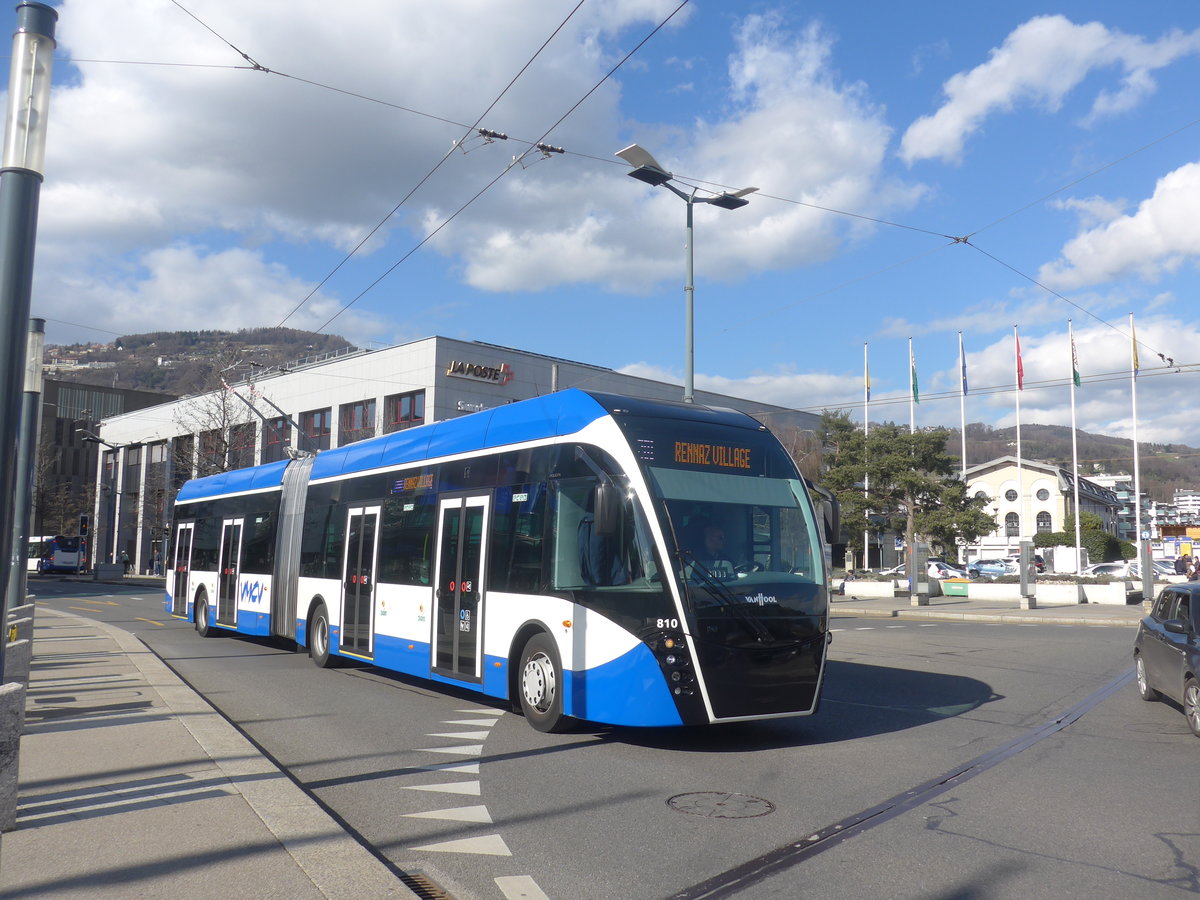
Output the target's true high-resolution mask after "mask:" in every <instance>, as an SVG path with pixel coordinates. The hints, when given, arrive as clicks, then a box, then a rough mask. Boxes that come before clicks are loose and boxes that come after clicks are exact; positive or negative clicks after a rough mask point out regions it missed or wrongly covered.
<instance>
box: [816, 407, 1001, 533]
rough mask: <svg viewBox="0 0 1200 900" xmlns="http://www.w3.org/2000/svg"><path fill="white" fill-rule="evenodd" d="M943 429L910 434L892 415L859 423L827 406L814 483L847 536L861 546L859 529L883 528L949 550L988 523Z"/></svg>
mask: <svg viewBox="0 0 1200 900" xmlns="http://www.w3.org/2000/svg"><path fill="white" fill-rule="evenodd" d="M948 434H949V430H948V429H945V428H922V429H919V430H917V431H916V432H915V433H910V432H909V429H908V428H906V427H902V426H899V425H896V424H894V423H891V422H887V423H883V424H879V425H875V424H873V425H872V426H871V430H870V434H869V435H868V436H865V437H864V435H863V430H862V428H861V426H859V425H858V424H856V423H855V422H853V421H851V419H850V416H849V414H848V413H846V412H840V411H836V412H835V411H829V410H826V411H825V412H824V413H823V414H822V416H821V427H820V436H821V438H822V441H823V444H824V447H825V456H824V462H825V468H824V471H823V473H822V475H821V479H820V481H821V484H822V485H823V486H824V487H826V488H828V489H829V490H832V491H833V492H834V494H835V495H836V496H837V498H838V502H839V503H840V504H841V509H842V523H843V524H844V525H845V528H846V530H847V531H848V532H849V535H850V538H851V540H850V543H851V544H852V545H853V546H855V547H856V548H858V549H857V552H859V553H861V552H862V550H863V548H862V544H861V543H860V542H861V541H862V535H863V532H864V531H866V530H871V531H880V530H883V529H890V530H893V531H897V532H901V533H903V534H904V535H906V538H907V541H908V544H909V546H912V544H913V542H914V541H915V540H917V539H918V538H920V539H923V540H925V541H928V542H929V543H930V544H931V545H933V546H934V547H937V548H939V549H941V550H943V551H945V552H949V551H950V550H952V549H953V548H954V546H955V545H956V544H957V543H958V542H959V541H964V542H966V543H972V542H974V541H976V540H978V539H979V537H980V536H981V535H984V534H988V533H990V532H992V531H994V530H995V528H996V521H995V519H993V518H992V517H991V516H989V515H988V514H987V513H986V512H984V511H983V507H984V503H985V501H984V500H982V499H977V498H975V497H968V496H967V491H966V485H965V484H963V482H962V481H961V480H960V479H959V478H958V475H957V472H956V471H955V469H954V459H953V457H951V456H950V455H949V454H947V453H946V439H947V435H948Z"/></svg>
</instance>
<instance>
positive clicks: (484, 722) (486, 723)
mask: <svg viewBox="0 0 1200 900" xmlns="http://www.w3.org/2000/svg"><path fill="white" fill-rule="evenodd" d="M498 721H500V720H499V719H446V720H445V721H444V722H443V723H442V724H443V725H474V726H476V727H477V728H491V727H492V726H493V725H495V724H496V723H497V722H498Z"/></svg>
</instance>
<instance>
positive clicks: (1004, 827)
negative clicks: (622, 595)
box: [31, 580, 1200, 900]
mask: <svg viewBox="0 0 1200 900" xmlns="http://www.w3.org/2000/svg"><path fill="white" fill-rule="evenodd" d="M31 590H33V591H34V592H35V593H37V594H38V595H39V600H40V602H44V603H46V604H47V605H50V606H54V607H57V608H62V609H69V610H70V611H72V612H76V613H79V614H81V615H90V617H92V618H98V619H102V620H104V621H107V622H109V623H110V624H116V625H119V626H121V627H125V628H128V629H129V630H131V631H134V632H135V633H137V634H139V636H141V637H142V638H143V640H145V641H146V643H147V644H149V645H150V646H151V647H152V648H153V649H154V650H155V652H156V653H158V654H159V655H160V656H162V657H163V658H164V659H165V660H166V661H167V662H168V663H169V664H170V665H172V666H173V667H174V668H175V669H176V670H177V671H179V672H180V673H181V674H182V675H183V676H184V677H185V678H186V679H187V680H188V681H189V682H190V683H191V684H192V685H193V686H194V687H196V688H197V689H198V690H199V691H200V692H201V693H203V694H204V695H205V696H206V697H207V698H208V700H209V701H210V702H211V703H213V704H214V705H215V706H216V707H217V708H219V709H220V710H221V711H222V712H224V713H225V714H226V715H227V716H228V717H229V718H230V719H231V720H233V721H234V722H235V723H237V724H238V725H239V726H240V727H241V728H243V729H244V731H245V732H246V733H247V734H248V735H249V736H250V737H251V738H252V739H254V740H255V741H256V742H258V743H259V744H260V745H261V746H262V747H263V748H264V749H265V750H266V751H267V752H268V753H270V754H271V755H272V756H273V757H274V758H275V759H276V761H277V762H279V763H280V764H281V765H283V766H284V767H285V768H287V769H288V770H289V771H290V772H291V773H292V774H293V775H294V776H295V777H296V778H297V779H298V780H299V781H301V782H302V783H303V784H305V785H306V786H307V787H308V788H309V789H310V790H311V791H312V792H313V793H314V794H315V795H316V796H317V797H319V798H320V799H321V800H322V801H323V802H324V803H325V804H327V805H328V806H329V807H330V808H331V809H332V810H333V811H335V813H336V814H337V815H339V816H340V817H342V818H343V819H344V820H345V821H346V823H347V824H348V825H349V826H350V827H351V828H353V829H354V830H355V831H356V832H357V833H358V834H360V835H361V836H362V837H363V839H364V840H366V841H368V842H369V843H370V844H371V845H373V846H374V847H375V848H377V850H378V851H379V852H380V853H382V854H384V855H385V856H387V857H388V858H389V859H391V860H392V861H394V862H395V863H397V864H398V865H399V866H401V867H402V868H404V869H406V870H407V871H416V872H421V873H423V874H425V875H427V876H428V877H429V878H430V879H432V880H433V881H434V882H436V883H437V884H439V885H440V886H441V887H442V888H443V889H444V890H445V891H446V892H447V893H448V894H449V895H450V896H452V897H454V898H457V900H472V898H478V900H492V898H509V897H516V896H521V894H520V893H518V891H521V890H524V891H531V890H533V889H540V890H541V891H543V892H544V894H545V895H546V896H548V897H550V898H554V900H575V898H579V900H592V898H595V900H610V898H613V900H618V898H620V900H624V898H632V897H637V898H643V897H645V898H674V900H693V898H701V897H705V898H709V897H714V898H715V897H739V898H753V900H757V898H797V897H808V896H813V897H816V896H830V895H836V896H846V897H868V896H869V897H897V898H909V897H912V898H918V897H921V898H927V897H946V898H950V897H978V898H991V897H996V898H1009V897H1013V898H1016V897H1022V898H1025V897H1030V896H1034V897H1042V896H1053V897H1088V898H1096V897H1128V896H1139V897H1159V896H1161V897H1174V896H1178V895H1179V894H1180V893H1181V892H1192V893H1196V892H1200V868H1197V866H1198V865H1200V806H1198V804H1197V803H1196V790H1195V783H1196V778H1195V775H1196V771H1197V765H1198V763H1197V750H1198V749H1200V745H1198V744H1197V743H1196V739H1195V738H1193V737H1192V736H1191V735H1190V734H1189V733H1188V731H1187V727H1186V725H1185V723H1184V720H1183V716H1182V714H1181V713H1180V712H1179V710H1178V709H1177V708H1172V707H1171V706H1170V705H1167V704H1163V703H1144V702H1142V701H1141V700H1140V699H1139V698H1138V696H1137V691H1136V689H1135V687H1134V686H1133V684H1132V682H1131V681H1130V680H1129V672H1130V668H1131V667H1130V653H1129V651H1130V647H1131V644H1132V638H1133V634H1132V632H1131V631H1130V630H1129V629H1122V628H1096V627H1071V626H1053V625H1039V626H1007V625H984V624H972V623H937V624H935V623H927V622H917V621H907V622H906V621H903V620H855V619H835V620H834V627H835V628H836V629H837V632H836V634H835V639H834V643H833V646H832V656H831V661H830V665H829V667H828V672H827V688H826V692H825V700H824V704H823V706H822V708H821V710H820V712H819V713H818V715H816V716H815V717H812V718H805V719H789V720H780V721H775V722H767V723H755V724H750V725H740V726H724V727H718V728H707V729H662V730H632V729H589V728H587V727H581V728H580V729H578V730H576V731H574V732H571V733H567V734H562V735H544V734H540V733H538V732H535V731H533V730H532V729H531V728H529V726H528V725H527V724H526V723H525V722H524V720H523V719H521V718H520V717H519V716H515V715H512V714H511V713H507V712H506V711H505V710H504V708H503V707H502V706H501V705H498V704H494V703H490V702H481V701H480V699H479V698H478V697H476V696H474V695H471V694H468V693H465V692H454V691H450V690H447V689H442V688H437V689H435V688H433V687H431V686H426V685H424V684H422V683H421V682H418V681H414V680H409V679H402V678H398V677H394V676H391V675H388V674H387V673H382V672H379V671H378V670H375V669H372V668H369V667H362V666H346V667H342V668H338V669H333V670H325V671H322V670H318V669H317V668H316V667H315V666H313V665H312V664H311V662H310V661H309V660H308V659H307V657H306V656H305V655H304V654H303V653H295V652H292V651H291V650H289V649H287V648H285V647H281V646H277V645H273V644H271V643H269V642H265V641H256V640H249V639H242V638H228V637H225V638H219V639H213V640H201V639H200V638H198V637H197V636H196V635H195V634H194V632H192V630H191V629H190V628H189V627H188V626H186V624H184V623H180V622H178V621H175V620H170V619H169V618H168V617H167V616H166V614H165V613H164V612H163V609H162V605H161V597H160V596H159V595H157V594H149V593H139V592H137V591H136V590H131V589H127V588H109V587H104V586H95V587H93V586H90V585H78V584H71V585H68V584H66V583H63V582H55V581H51V580H45V581H35V582H34V583H32V584H31ZM473 769H476V770H477V771H473ZM498 879H499V880H498ZM505 879H508V880H505ZM524 896H527V897H531V898H536V897H537V896H538V895H537V894H536V893H526V894H524Z"/></svg>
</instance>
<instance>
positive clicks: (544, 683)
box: [518, 633, 571, 732]
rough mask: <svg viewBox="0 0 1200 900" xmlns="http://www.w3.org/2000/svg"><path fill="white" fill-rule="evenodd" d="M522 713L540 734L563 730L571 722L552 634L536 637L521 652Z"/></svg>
mask: <svg viewBox="0 0 1200 900" xmlns="http://www.w3.org/2000/svg"><path fill="white" fill-rule="evenodd" d="M518 671H519V677H520V684H519V690H520V699H521V712H523V713H524V714H525V718H526V719H527V720H528V721H529V724H530V725H532V726H533V727H534V728H536V729H537V730H538V731H548V732H552V731H564V730H565V729H566V728H567V727H568V726H569V725H570V723H571V720H570V719H569V718H568V717H567V716H564V715H563V703H562V689H563V677H562V665H561V664H560V663H559V661H558V648H557V647H556V646H555V644H554V641H553V640H552V639H551V638H550V636H549V635H547V634H545V633H539V634H535V635H534V636H533V637H531V638H530V639H529V640H528V642H526V644H525V649H524V650H523V651H522V652H521V666H520V669H519V670H518Z"/></svg>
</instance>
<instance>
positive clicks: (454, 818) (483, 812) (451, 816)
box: [404, 806, 492, 825]
mask: <svg viewBox="0 0 1200 900" xmlns="http://www.w3.org/2000/svg"><path fill="white" fill-rule="evenodd" d="M404 818H406V819H445V820H446V821H448V822H484V823H486V824H488V825H491V824H492V816H491V813H489V812H488V809H487V807H486V806H456V807H454V808H453V809H431V810H430V811H429V812H419V813H405V814H404Z"/></svg>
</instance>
